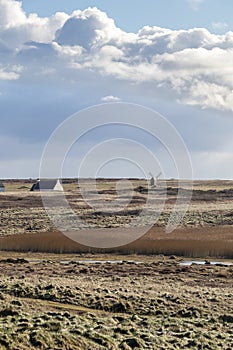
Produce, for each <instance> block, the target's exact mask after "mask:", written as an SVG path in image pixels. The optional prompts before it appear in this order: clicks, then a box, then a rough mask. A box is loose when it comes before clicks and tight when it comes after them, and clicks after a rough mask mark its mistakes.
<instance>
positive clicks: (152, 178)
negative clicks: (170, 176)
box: [149, 172, 162, 188]
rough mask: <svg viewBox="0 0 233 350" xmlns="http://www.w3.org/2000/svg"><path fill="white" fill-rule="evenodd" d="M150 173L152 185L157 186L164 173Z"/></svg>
mask: <svg viewBox="0 0 233 350" xmlns="http://www.w3.org/2000/svg"><path fill="white" fill-rule="evenodd" d="M149 175H150V177H151V178H150V187H151V188H153V187H157V184H158V178H159V177H160V176H161V175H162V173H161V172H160V173H159V174H158V175H157V176H154V175H153V174H152V173H149Z"/></svg>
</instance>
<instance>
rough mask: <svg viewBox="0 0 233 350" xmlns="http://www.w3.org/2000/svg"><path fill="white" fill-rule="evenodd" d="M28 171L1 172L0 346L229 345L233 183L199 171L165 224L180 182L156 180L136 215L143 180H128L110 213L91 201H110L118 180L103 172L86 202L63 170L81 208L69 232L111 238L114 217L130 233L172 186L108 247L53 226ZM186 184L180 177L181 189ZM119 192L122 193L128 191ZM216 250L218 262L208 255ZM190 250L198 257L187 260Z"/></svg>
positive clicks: (232, 338) (69, 194)
mask: <svg viewBox="0 0 233 350" xmlns="http://www.w3.org/2000/svg"><path fill="white" fill-rule="evenodd" d="M32 182H33V181H29V180H17V181H12V180H9V181H5V188H6V192H5V193H0V349H1V350H19V349H20V350H36V349H41V350H48V349H51V350H52V349H53V350H63V349H64V350H106V349H109V350H119V349H120V350H121V349H122V350H130V349H141V350H144V349H148V350H158V349H159V350H180V349H183V350H187V349H191V350H202V349H209V350H219V349H221V350H230V349H232V348H233V327H232V324H233V318H232V309H233V302H232V287H233V265H228V264H229V262H233V260H230V259H233V208H232V199H233V182H231V181H217V180H216V181H204V182H203V181H196V182H195V183H194V191H193V195H192V200H191V202H190V205H189V208H188V211H187V213H186V215H185V216H184V218H183V219H182V222H181V223H180V225H179V227H178V228H177V229H176V230H175V231H174V232H173V233H171V234H166V233H165V227H166V224H167V222H168V219H169V216H170V214H171V211H172V209H173V207H174V204H175V202H176V199H177V191H178V187H177V186H178V183H177V181H175V180H169V181H167V183H166V184H165V182H163V181H160V183H159V188H158V189H155V190H154V192H153V193H152V197H153V198H152V201H151V203H150V205H151V207H150V208H149V210H148V213H147V215H145V216H144V217H142V218H141V221H140V222H139V223H138V226H135V225H133V219H135V217H137V216H138V214H139V213H140V211H141V210H142V208H143V206H144V204H145V201H146V196H147V191H146V190H147V182H146V181H145V180H135V179H134V180H133V181H132V184H133V188H134V191H133V196H132V198H131V200H130V202H129V203H128V204H127V206H126V207H125V208H124V210H121V211H117V210H112V211H111V212H105V211H101V210H99V209H98V208H96V207H95V203H96V202H97V201H98V200H99V198H101V200H103V201H106V203H107V205H108V209H109V208H110V209H112V207H111V206H113V204H114V202H113V201H114V200H116V199H117V192H116V181H115V180H100V181H98V183H97V188H98V196H100V197H99V198H98V196H97V195H96V194H95V195H94V196H92V197H91V201H90V202H89V203H87V202H85V200H84V199H83V198H82V195H81V193H80V188H79V184H78V183H77V182H76V181H73V182H71V181H68V180H67V181H65V184H64V189H65V195H66V198H67V200H68V202H69V204H70V206H71V207H72V209H73V210H74V213H76V215H78V216H79V217H80V218H81V219H82V225H80V226H78V227H77V226H75V220H74V230H73V231H72V232H70V233H72V234H73V235H77V234H80V235H81V236H82V235H85V236H86V237H88V236H89V235H90V237H91V236H92V235H94V236H98V234H101V235H102V234H106V239H108V238H109V236H111V235H114V234H115V231H114V230H115V229H116V228H117V230H118V231H117V232H118V234H119V232H120V233H122V234H123V235H128V237H129V238H132V236H133V235H134V234H135V232H136V230H140V229H141V228H144V227H145V226H146V225H148V224H151V223H152V224H153V222H154V212H155V211H156V210H157V208H158V203H160V201H161V198H162V195H163V193H164V189H165V187H166V188H167V198H166V200H165V203H164V208H163V210H162V212H161V214H160V216H159V219H158V220H157V221H156V222H154V224H153V225H152V227H151V228H150V230H149V231H148V232H147V233H146V234H145V235H144V236H142V237H141V238H140V239H138V240H135V241H134V242H132V243H130V244H127V245H124V246H120V247H117V248H111V249H94V248H91V247H86V246H83V245H81V244H79V243H77V242H74V241H73V240H71V239H70V238H68V237H67V236H66V235H63V234H62V233H61V232H58V230H57V229H56V227H54V224H53V223H52V222H51V220H50V219H49V217H48V215H47V213H46V211H45V210H44V207H43V203H42V200H41V196H40V193H33V192H29V188H30V187H31V184H32ZM89 185H90V187H89V191H90V192H91V191H92V189H91V184H90V183H89ZM165 185H166V186H165ZM189 185H190V184H189V183H188V182H185V181H184V182H183V183H182V191H183V192H182V193H183V196H186V195H189V194H190V192H189V191H190V188H189ZM87 191H88V187H87ZM49 195H51V194H49ZM120 196H122V198H123V200H125V199H127V196H126V192H123V191H122V192H121V193H120ZM122 198H121V199H122ZM113 209H114V207H113ZM67 215H68V214H67ZM71 219H72V218H71ZM211 257H212V258H214V259H215V260H217V261H219V263H217V264H216V265H213V264H211V263H210V261H211ZM188 258H192V259H194V258H196V260H197V262H198V258H203V259H204V260H205V263H204V264H203V265H199V264H191V265H190V266H184V265H182V262H183V261H184V260H186V259H188ZM222 258H227V259H228V261H226V260H224V259H222ZM220 262H221V263H220Z"/></svg>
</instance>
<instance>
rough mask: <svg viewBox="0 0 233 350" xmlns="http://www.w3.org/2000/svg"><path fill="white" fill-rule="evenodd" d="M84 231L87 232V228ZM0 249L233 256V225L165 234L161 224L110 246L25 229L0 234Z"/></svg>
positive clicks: (56, 233)
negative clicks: (0, 235) (94, 246)
mask: <svg viewBox="0 0 233 350" xmlns="http://www.w3.org/2000/svg"><path fill="white" fill-rule="evenodd" d="M86 232H87V234H88V232H90V231H88V230H87V231H86ZM84 233H85V231H84ZM0 250H8V251H21V252H25V251H32V252H52V253H91V252H93V253H120V254H163V255H177V256H186V257H207V256H210V257H222V258H230V259H233V227H232V226H222V227H213V228H208V227H207V228H189V229H187V228H186V229H177V230H176V231H175V232H174V233H172V234H166V233H165V232H164V228H152V229H151V230H150V231H149V232H148V233H147V234H146V235H144V236H143V237H141V238H140V239H138V240H136V241H135V242H133V243H130V244H127V245H125V246H121V247H117V248H111V249H94V248H91V247H86V246H83V245H81V244H79V243H77V242H74V241H72V240H71V239H69V238H68V237H66V236H64V235H63V234H62V233H60V232H46V233H44V232H42V233H33V234H30V233H26V234H21V235H10V236H5V237H1V238H0Z"/></svg>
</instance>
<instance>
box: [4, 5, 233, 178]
mask: <svg viewBox="0 0 233 350" xmlns="http://www.w3.org/2000/svg"><path fill="white" fill-rule="evenodd" d="M232 10H233V3H232V0H163V1H160V0H158V1H157V0H147V1H144V2H142V1H139V0H134V1H132V0H128V1H123V0H118V1H113V0H112V1H111V0H100V1H94V0H92V1H85V0H82V1H78V0H77V1H73V0H70V1H65V0H63V1H62V0H57V1H54V0H34V1H31V0H23V1H21V2H19V1H16V0H0V122H1V126H0V178H18V177H22V178H30V177H33V178H35V177H38V176H39V167H40V160H41V156H42V153H43V150H44V147H45V145H46V143H47V142H48V140H49V138H50V137H51V134H52V133H53V132H54V130H55V129H56V128H57V127H59V125H60V124H61V123H64V122H65V121H66V120H67V118H68V117H69V116H70V115H72V114H74V113H76V112H78V111H82V110H83V109H86V108H91V107H92V106H95V105H98V104H110V103H131V104H138V105H141V106H144V107H145V108H150V109H153V110H155V111H157V112H159V113H160V114H161V115H162V116H163V117H164V118H165V119H166V120H167V121H168V122H169V123H171V124H172V125H173V126H174V128H175V130H177V132H178V133H179V134H180V137H181V138H182V139H183V141H184V143H185V145H186V147H187V149H188V151H189V153H190V157H191V162H192V167H193V176H194V178H197V179H209V178H220V179H232V177H233V161H232V160H233V139H232V130H233V113H232V112H233V65H232V62H233V18H232ZM112 108H114V105H113V107H112ZM145 115H146V113H145ZM127 118H128V117H127V116H126V120H127ZM143 118H144V116H143V113H142V119H143ZM80 120H81V119H80ZM80 123H84V120H83V121H82V122H80ZM108 138H111V139H114V138H121V139H122V138H124V139H127V140H128V139H133V140H134V142H137V143H138V144H140V145H141V146H142V148H143V147H146V148H147V149H148V152H152V153H153V154H154V155H155V157H156V159H157V162H155V164H151V163H150V162H148V164H146V165H145V164H144V169H143V171H141V170H140V171H139V170H138V169H139V168H140V167H139V166H138V164H136V161H134V163H133V162H130V161H126V160H125V159H123V157H122V156H121V154H124V152H125V153H126V154H130V152H131V153H136V154H138V159H139V158H140V154H142V153H140V151H139V150H138V149H137V146H135V144H134V145H133V144H132V143H128V144H125V147H126V148H127V150H126V148H125V149H124V147H119V149H120V148H122V149H121V152H122V153H119V155H120V156H119V157H116V159H115V160H113V161H112V162H107V163H106V164H105V163H104V164H102V165H101V164H99V163H98V162H97V160H96V157H97V155H94V153H93V164H94V161H96V164H97V165H96V166H97V168H98V171H99V172H98V174H99V175H100V176H123V177H134V176H139V177H141V176H144V175H143V174H148V173H149V171H152V172H153V173H156V172H159V171H160V170H161V169H163V175H164V177H166V178H170V177H177V176H178V174H177V171H176V169H175V167H174V164H172V162H173V161H172V159H169V155H168V154H167V152H166V149H165V148H166V147H161V145H160V144H159V142H158V140H154V139H151V138H150V136H148V135H145V133H144V132H142V131H139V130H138V129H137V130H136V129H135V128H134V129H133V130H132V128H131V129H129V128H128V129H127V128H122V127H116V126H108V127H102V129H101V128H99V129H98V130H95V131H91V132H89V133H87V134H86V136H85V137H84V136H83V137H82V138H81V139H80V140H79V142H77V143H76V144H75V145H73V146H72V147H71V149H70V151H69V154H68V156H67V159H66V160H65V161H64V169H63V175H64V176H71V177H73V176H77V173H78V169H79V166H80V164H81V162H82V160H83V159H84V158H85V154H88V152H89V151H90V150H92V149H95V147H96V146H98V145H99V144H100V143H101V142H106V140H108ZM106 145H107V146H106V147H107V149H106V150H105V152H106V153H108V158H109V157H110V158H111V154H114V155H115V153H114V152H115V148H118V146H116V144H114V142H113V143H109V144H106ZM174 148H175V147H174ZM119 152H120V151H119ZM97 154H98V152H97ZM88 156H89V154H88ZM118 158H119V159H118ZM170 158H171V157H170ZM88 159H89V158H88ZM138 161H139V160H138ZM139 163H140V161H139ZM173 163H174V162H173ZM159 164H160V165H159ZM184 166H185V165H184ZM83 173H84V175H86V176H92V175H93V174H92V173H91V172H90V169H89V168H88V169H86V173H85V169H84V172H83Z"/></svg>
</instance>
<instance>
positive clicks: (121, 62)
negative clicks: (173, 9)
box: [0, 0, 233, 111]
mask: <svg viewBox="0 0 233 350" xmlns="http://www.w3.org/2000/svg"><path fill="white" fill-rule="evenodd" d="M200 2H201V1H200V0H199V1H198V0H196V1H192V3H193V4H198V3H200ZM0 22H1V27H0V58H1V62H2V65H1V66H0V79H2V80H3V79H5V80H14V79H21V80H22V82H25V83H27V81H30V82H32V81H33V82H36V81H40V82H41V81H44V83H45V84H49V82H51V81H57V82H60V83H61V82H62V83H63V84H64V83H66V84H71V85H72V86H75V84H76V85H78V86H82V84H83V85H85V84H88V81H91V82H92V81H94V82H95V84H96V82H97V84H98V90H99V94H100V96H101V94H102V96H103V94H104V93H105V92H103V91H106V86H105V87H103V91H102V90H101V82H102V81H103V79H108V80H109V84H110V82H111V84H112V85H113V86H114V85H117V84H118V82H124V84H125V85H127V86H128V91H129V90H130V87H131V86H132V85H137V86H142V92H143V93H146V87H147V86H148V89H149V92H150V94H152V93H153V91H157V90H158V88H160V89H161V91H163V93H165V94H170V93H171V92H172V94H173V96H175V98H177V100H178V101H179V102H180V103H183V104H187V105H195V106H200V107H201V108H215V109H218V110H231V111H232V110H233V103H232V91H233V66H232V62H233V32H228V33H226V34H224V35H215V34H212V33H210V32H209V31H208V30H207V29H204V28H194V29H190V30H170V29H165V28H159V27H149V26H146V27H144V28H142V29H141V30H140V31H139V32H138V33H127V32H124V31H123V30H121V29H119V28H117V27H116V25H115V23H114V21H113V20H112V19H111V18H109V17H108V16H107V15H106V14H105V13H103V12H101V11H100V10H98V9H97V8H88V9H86V10H84V11H74V12H73V13H72V14H71V15H67V14H65V13H57V14H55V15H54V16H51V17H49V18H40V17H38V16H37V15H35V14H31V15H29V16H26V15H25V13H24V12H23V10H22V7H21V3H20V2H17V1H14V0H0ZM17 67H18V69H17ZM19 67H20V69H19ZM102 78H103V79H102ZM103 84H104V83H103ZM114 93H115V92H114ZM155 93H156V92H155ZM116 94H117V92H116ZM113 97H114V96H113ZM99 98H101V97H99ZM114 98H115V97H114Z"/></svg>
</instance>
